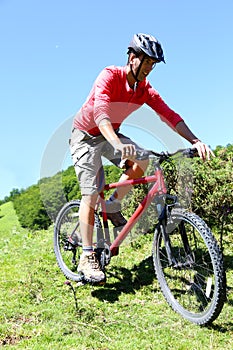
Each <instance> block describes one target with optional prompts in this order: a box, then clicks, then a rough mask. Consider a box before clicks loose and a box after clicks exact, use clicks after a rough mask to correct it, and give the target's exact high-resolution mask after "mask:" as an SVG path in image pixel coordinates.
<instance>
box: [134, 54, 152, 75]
mask: <svg viewBox="0 0 233 350" xmlns="http://www.w3.org/2000/svg"><path fill="white" fill-rule="evenodd" d="M143 58H144V59H143ZM141 62H142V65H141V68H140V70H139V72H138V68H139V66H140V64H141ZM130 63H131V64H132V69H133V72H134V74H135V75H136V74H138V76H137V78H138V80H139V81H143V80H144V79H145V78H146V77H147V76H148V74H149V73H150V72H151V71H152V69H153V68H154V66H155V64H156V60H155V59H153V58H151V57H149V56H144V54H142V55H140V56H139V57H137V56H136V55H133V56H131V60H130Z"/></svg>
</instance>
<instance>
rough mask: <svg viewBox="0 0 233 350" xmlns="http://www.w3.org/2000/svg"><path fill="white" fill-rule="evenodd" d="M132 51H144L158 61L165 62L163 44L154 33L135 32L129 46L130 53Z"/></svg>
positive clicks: (137, 52)
mask: <svg viewBox="0 0 233 350" xmlns="http://www.w3.org/2000/svg"><path fill="white" fill-rule="evenodd" d="M132 51H133V52H135V53H136V54H141V53H144V54H146V55H147V56H150V57H151V58H153V59H155V60H156V61H157V62H165V60H164V55H163V49H162V46H161V44H160V43H159V41H158V40H157V39H156V38H155V37H153V36H152V35H149V34H143V33H139V34H134V36H133V38H132V40H131V42H130V44H129V46H128V53H130V52H132Z"/></svg>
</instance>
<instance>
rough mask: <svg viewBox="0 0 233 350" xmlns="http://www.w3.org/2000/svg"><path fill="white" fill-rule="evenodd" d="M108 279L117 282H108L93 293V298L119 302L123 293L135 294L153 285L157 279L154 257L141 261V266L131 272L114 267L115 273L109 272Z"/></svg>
mask: <svg viewBox="0 0 233 350" xmlns="http://www.w3.org/2000/svg"><path fill="white" fill-rule="evenodd" d="M107 278H108V280H110V279H112V278H113V279H115V280H116V281H115V282H108V280H107V282H106V284H105V285H104V288H101V289H97V290H94V291H92V293H91V294H92V296H93V297H96V298H98V299H99V300H101V301H104V300H106V301H108V302H110V303H114V302H115V301H117V300H119V296H120V295H121V294H122V293H125V294H135V293H136V291H137V290H139V289H140V288H142V287H143V286H148V285H152V283H153V281H154V279H155V273H154V269H153V262H152V257H148V258H147V259H145V260H143V261H141V262H140V264H139V265H134V267H133V268H132V269H131V270H129V269H126V268H124V267H115V266H114V272H111V271H108V272H107ZM153 291H154V290H153Z"/></svg>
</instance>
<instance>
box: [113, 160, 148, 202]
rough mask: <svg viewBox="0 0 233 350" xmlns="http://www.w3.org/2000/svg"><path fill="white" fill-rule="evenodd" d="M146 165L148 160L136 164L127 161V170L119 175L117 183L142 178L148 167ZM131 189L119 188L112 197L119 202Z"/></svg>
mask: <svg viewBox="0 0 233 350" xmlns="http://www.w3.org/2000/svg"><path fill="white" fill-rule="evenodd" d="M148 164H149V161H148V160H141V161H137V163H136V162H133V161H131V160H127V170H126V171H125V172H124V173H123V174H122V175H121V177H120V179H119V182H121V181H125V180H130V179H137V178H139V177H142V176H143V174H144V172H145V171H146V169H147V167H148ZM131 188H132V186H126V187H119V188H117V189H116V191H115V192H114V193H113V195H112V196H113V197H114V198H115V199H118V200H119V201H121V200H122V199H123V198H124V197H125V195H126V194H127V193H128V192H129V191H130V189H131ZM113 197H112V198H113Z"/></svg>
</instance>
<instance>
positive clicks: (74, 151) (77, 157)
mask: <svg viewBox="0 0 233 350" xmlns="http://www.w3.org/2000/svg"><path fill="white" fill-rule="evenodd" d="M70 152H71V156H72V159H73V163H74V165H75V164H77V163H78V162H79V161H81V159H82V158H83V157H84V156H85V155H86V154H87V153H88V152H89V147H88V146H86V145H85V146H81V147H78V148H77V145H75V144H73V145H71V146H70Z"/></svg>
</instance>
